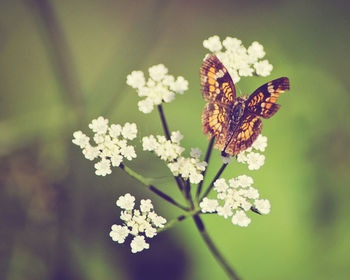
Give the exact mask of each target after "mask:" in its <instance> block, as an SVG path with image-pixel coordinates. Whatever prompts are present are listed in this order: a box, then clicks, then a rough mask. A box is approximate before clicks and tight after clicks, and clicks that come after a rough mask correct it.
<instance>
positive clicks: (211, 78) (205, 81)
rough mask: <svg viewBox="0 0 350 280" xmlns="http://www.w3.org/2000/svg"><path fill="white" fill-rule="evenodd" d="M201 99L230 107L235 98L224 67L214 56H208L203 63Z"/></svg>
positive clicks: (229, 78) (228, 75)
mask: <svg viewBox="0 0 350 280" xmlns="http://www.w3.org/2000/svg"><path fill="white" fill-rule="evenodd" d="M200 77H201V86H202V96H203V98H204V99H205V100H206V101H208V102H211V103H219V104H222V105H226V106H229V107H230V106H231V105H232V104H233V103H234V101H235V98H236V89H235V86H234V84H233V82H232V79H231V76H230V74H229V73H228V70H227V69H226V67H225V66H224V65H223V64H222V63H221V62H220V60H219V59H218V58H217V57H216V56H215V55H214V54H211V55H209V56H208V57H207V58H206V59H205V60H204V62H203V64H202V67H201V70H200Z"/></svg>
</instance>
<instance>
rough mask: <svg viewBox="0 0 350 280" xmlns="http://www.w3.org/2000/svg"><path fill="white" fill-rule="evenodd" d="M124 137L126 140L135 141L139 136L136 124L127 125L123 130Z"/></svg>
mask: <svg viewBox="0 0 350 280" xmlns="http://www.w3.org/2000/svg"><path fill="white" fill-rule="evenodd" d="M122 135H123V137H124V138H126V139H129V140H133V139H135V138H136V135H137V127H136V124H135V123H128V122H127V123H126V124H125V125H124V127H123V130H122Z"/></svg>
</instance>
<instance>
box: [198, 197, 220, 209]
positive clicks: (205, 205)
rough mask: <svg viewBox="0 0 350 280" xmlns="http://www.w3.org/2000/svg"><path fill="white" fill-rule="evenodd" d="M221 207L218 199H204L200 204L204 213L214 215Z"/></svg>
mask: <svg viewBox="0 0 350 280" xmlns="http://www.w3.org/2000/svg"><path fill="white" fill-rule="evenodd" d="M218 206H219V203H218V201H217V200H216V199H209V198H206V197H205V198H203V200H202V202H201V203H199V207H200V208H201V210H202V212H203V213H214V212H215V211H216V208H217V207H218Z"/></svg>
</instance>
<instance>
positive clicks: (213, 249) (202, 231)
mask: <svg viewBox="0 0 350 280" xmlns="http://www.w3.org/2000/svg"><path fill="white" fill-rule="evenodd" d="M193 219H194V222H195V224H196V227H197V229H198V231H199V233H200V234H201V236H202V238H203V240H204V242H205V244H206V245H207V246H208V248H209V250H210V252H211V253H212V254H213V256H214V258H215V259H216V261H217V262H218V263H219V264H220V265H221V266H222V268H223V269H224V270H225V272H226V274H227V275H228V276H229V277H230V279H233V280H239V279H240V278H239V277H238V275H237V274H236V272H235V271H234V270H233V268H232V267H231V266H230V265H229V264H228V263H227V261H226V260H225V258H224V257H223V256H222V254H221V253H220V252H219V250H218V249H217V248H216V246H215V245H214V243H213V241H212V240H211V238H210V236H209V235H208V232H207V231H206V229H205V226H204V224H203V221H202V219H201V218H200V217H199V215H194V216H193Z"/></svg>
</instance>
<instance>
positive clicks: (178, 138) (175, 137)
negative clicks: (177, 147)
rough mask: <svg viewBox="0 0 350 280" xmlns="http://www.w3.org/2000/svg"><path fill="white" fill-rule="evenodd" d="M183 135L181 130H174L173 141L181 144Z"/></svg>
mask: <svg viewBox="0 0 350 280" xmlns="http://www.w3.org/2000/svg"><path fill="white" fill-rule="evenodd" d="M183 138H184V137H183V135H182V134H181V133H180V131H178V130H177V131H173V132H172V133H171V138H170V139H171V141H172V142H174V143H176V144H180V141H181V140H182V139H183Z"/></svg>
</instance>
